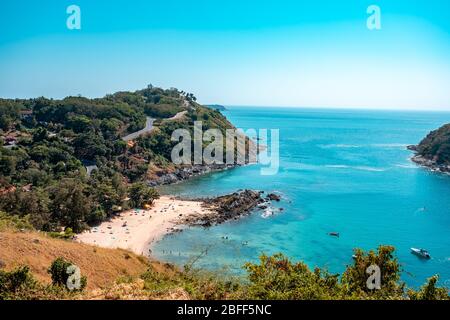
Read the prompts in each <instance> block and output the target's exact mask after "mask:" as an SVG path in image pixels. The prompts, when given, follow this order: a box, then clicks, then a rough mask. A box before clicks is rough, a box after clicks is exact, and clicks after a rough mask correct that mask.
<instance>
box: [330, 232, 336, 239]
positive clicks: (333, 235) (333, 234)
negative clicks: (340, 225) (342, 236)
mask: <svg viewBox="0 0 450 320" xmlns="http://www.w3.org/2000/svg"><path fill="white" fill-rule="evenodd" d="M328 235H330V236H332V237H338V238H339V232H329V233H328Z"/></svg>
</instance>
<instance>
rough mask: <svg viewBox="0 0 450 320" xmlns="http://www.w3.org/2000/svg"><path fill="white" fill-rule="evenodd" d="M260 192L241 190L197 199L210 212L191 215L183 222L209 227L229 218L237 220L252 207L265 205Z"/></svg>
mask: <svg viewBox="0 0 450 320" xmlns="http://www.w3.org/2000/svg"><path fill="white" fill-rule="evenodd" d="M262 193H263V192H262V191H254V190H242V191H237V192H234V193H232V194H228V195H224V196H220V197H216V198H208V199H197V200H201V201H203V206H204V207H205V208H207V209H208V210H209V211H210V212H211V213H210V214H207V215H198V216H191V217H190V218H187V219H186V220H185V223H186V224H188V225H201V226H203V227H209V226H212V225H217V224H221V223H223V222H225V221H229V220H238V219H239V218H241V217H243V216H246V215H249V214H251V213H252V211H253V210H254V209H261V208H260V206H261V205H263V206H264V205H266V203H267V201H266V200H265V199H264V198H263V197H262V196H261V195H262Z"/></svg>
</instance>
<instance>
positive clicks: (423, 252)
mask: <svg viewBox="0 0 450 320" xmlns="http://www.w3.org/2000/svg"><path fill="white" fill-rule="evenodd" d="M411 253H412V254H415V255H416V256H418V257H421V258H424V259H430V258H431V256H430V254H429V253H428V251H427V250H425V249H420V248H411Z"/></svg>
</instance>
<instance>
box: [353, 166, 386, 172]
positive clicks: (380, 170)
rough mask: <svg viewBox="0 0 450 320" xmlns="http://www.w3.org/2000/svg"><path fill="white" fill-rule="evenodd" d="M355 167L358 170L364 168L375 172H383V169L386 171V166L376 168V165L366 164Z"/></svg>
mask: <svg viewBox="0 0 450 320" xmlns="http://www.w3.org/2000/svg"><path fill="white" fill-rule="evenodd" d="M355 169H357V170H363V171H373V172H383V171H386V169H385V168H375V167H365V166H360V167H355Z"/></svg>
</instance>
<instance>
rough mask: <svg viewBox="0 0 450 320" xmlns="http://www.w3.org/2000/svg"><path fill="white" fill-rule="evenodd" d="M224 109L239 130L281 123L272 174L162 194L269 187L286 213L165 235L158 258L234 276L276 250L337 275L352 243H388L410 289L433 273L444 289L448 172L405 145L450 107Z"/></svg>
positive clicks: (215, 179) (238, 176)
mask: <svg viewBox="0 0 450 320" xmlns="http://www.w3.org/2000/svg"><path fill="white" fill-rule="evenodd" d="M224 114H225V115H226V116H227V118H228V119H230V121H232V122H233V124H235V125H236V126H237V127H239V128H243V129H248V128H255V129H259V128H267V129H279V130H280V169H279V172H278V174H276V175H273V176H263V175H261V174H260V168H259V167H258V165H251V166H246V167H241V168H237V169H233V170H228V171H225V172H219V173H214V174H210V175H207V176H203V177H200V178H196V179H193V180H190V181H187V182H184V183H181V184H177V185H174V186H169V187H165V188H164V189H163V190H162V191H163V192H166V193H170V194H177V195H181V196H185V197H199V196H212V195H220V194H226V193H230V192H232V191H235V190H238V189H243V188H250V189H257V190H265V191H267V192H273V191H275V192H279V193H280V194H282V195H283V200H282V201H281V202H280V203H279V204H277V206H278V207H282V208H284V210H283V211H282V212H279V213H276V214H275V215H273V216H270V217H265V218H264V217H262V215H261V212H256V213H254V214H253V215H251V216H249V217H246V218H243V219H241V220H239V221H232V222H228V223H225V224H222V225H219V226H214V227H211V228H209V229H203V228H200V227H194V228H188V229H186V230H185V231H184V232H181V233H177V234H173V235H169V236H166V237H165V238H164V239H163V240H161V241H160V242H159V243H157V244H156V246H155V248H154V250H153V253H154V255H155V256H156V257H158V258H159V259H161V260H164V261H168V262H173V263H175V264H178V265H181V266H182V265H184V264H185V263H187V262H189V261H191V260H192V259H194V258H195V257H198V256H199V254H201V253H202V252H203V253H204V254H203V255H202V256H201V258H200V259H198V260H197V261H196V263H195V265H194V266H195V267H203V268H208V269H213V270H224V271H227V272H230V273H231V274H233V273H239V272H241V270H242V269H241V267H242V265H243V264H244V262H246V261H255V260H257V258H258V255H259V254H261V253H263V252H264V253H267V254H272V253H276V252H282V253H284V254H286V255H288V256H289V257H292V258H293V259H296V260H297V259H298V260H303V261H305V262H306V263H307V264H308V265H309V266H310V267H314V266H319V267H322V268H327V269H328V270H329V271H331V272H333V273H341V272H342V271H343V270H344V269H345V266H346V265H347V264H349V263H351V262H352V258H351V256H352V249H353V248H356V247H359V248H363V249H374V248H376V247H377V246H378V245H379V244H390V245H394V246H395V247H396V249H397V252H396V253H397V257H398V258H399V261H400V262H401V264H402V267H403V270H404V272H403V280H404V281H405V282H406V283H407V284H408V285H409V286H412V287H418V286H419V285H421V284H423V283H424V282H425V280H426V278H428V277H430V276H432V275H434V274H436V273H437V274H439V275H440V284H441V285H447V286H449V287H450V176H447V175H443V174H437V173H432V172H430V171H428V170H426V169H423V168H419V167H417V166H416V165H415V164H413V163H412V162H411V161H410V160H409V157H410V156H411V155H412V153H411V152H410V151H408V150H407V149H406V146H407V145H408V144H417V143H418V142H419V141H420V140H421V139H422V138H423V137H424V136H425V135H426V134H427V133H428V132H429V131H430V130H434V129H436V128H438V127H440V126H441V125H442V124H444V123H449V122H450V113H443V112H441V113H440V112H417V111H369V110H364V111H361V110H332V109H330V110H326V109H306V108H256V107H230V108H229V110H228V111H226V112H224ZM331 231H335V232H339V233H340V237H339V238H336V237H331V236H329V235H328V234H327V233H328V232H331ZM223 237H228V239H223ZM247 241H248V245H243V242H247ZM410 247H421V248H425V249H427V250H428V251H429V252H430V254H431V256H432V259H431V260H428V261H425V260H421V259H419V258H418V257H416V256H414V255H412V254H411V253H410Z"/></svg>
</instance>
